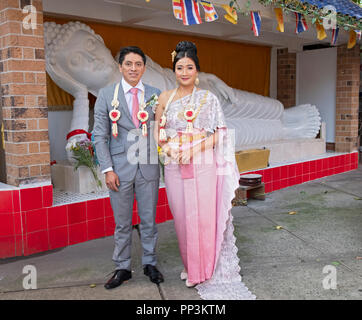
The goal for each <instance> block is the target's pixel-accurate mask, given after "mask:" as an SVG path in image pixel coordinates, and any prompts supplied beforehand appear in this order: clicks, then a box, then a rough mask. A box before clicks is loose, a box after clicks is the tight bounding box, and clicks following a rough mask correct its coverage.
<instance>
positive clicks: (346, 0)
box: [300, 0, 362, 19]
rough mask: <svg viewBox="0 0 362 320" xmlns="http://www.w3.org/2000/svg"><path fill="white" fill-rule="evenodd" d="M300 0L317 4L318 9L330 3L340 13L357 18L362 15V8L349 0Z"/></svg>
mask: <svg viewBox="0 0 362 320" xmlns="http://www.w3.org/2000/svg"><path fill="white" fill-rule="evenodd" d="M300 2H303V3H309V4H311V5H314V6H317V7H318V8H319V9H321V8H323V7H325V6H327V5H332V6H333V7H335V8H336V10H337V12H338V13H340V14H344V15H349V16H351V17H355V18H357V19H361V17H362V8H361V7H360V6H359V5H357V4H356V3H354V2H353V1H350V0H300Z"/></svg>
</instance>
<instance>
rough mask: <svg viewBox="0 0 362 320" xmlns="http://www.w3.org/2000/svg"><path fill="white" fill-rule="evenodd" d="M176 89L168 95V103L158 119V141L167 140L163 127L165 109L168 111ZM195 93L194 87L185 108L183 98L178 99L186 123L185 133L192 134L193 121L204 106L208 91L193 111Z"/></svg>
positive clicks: (164, 123) (165, 119)
mask: <svg viewBox="0 0 362 320" xmlns="http://www.w3.org/2000/svg"><path fill="white" fill-rule="evenodd" d="M177 89H178V88H176V89H175V90H174V91H173V92H172V94H171V95H170V97H169V99H168V101H167V103H166V106H165V109H164V111H163V113H162V116H161V118H160V133H159V140H160V141H166V140H167V136H166V131H165V125H166V121H167V118H166V112H167V109H168V107H169V105H170V104H171V102H172V100H173V98H174V97H175V95H176V93H177ZM196 91H197V88H196V87H194V89H193V90H192V93H191V98H190V101H189V103H188V104H187V105H186V106H184V104H183V103H182V99H183V98H181V99H180V102H181V105H182V107H183V109H184V112H183V116H184V118H185V119H186V121H187V125H186V133H192V132H193V121H194V120H195V118H196V116H197V115H198V114H199V112H200V109H201V108H202V106H203V105H204V104H205V102H206V97H207V95H208V91H206V94H205V96H204V98H203V99H202V101H201V102H200V104H199V106H198V108H197V109H196V110H195V109H194V107H195V96H196Z"/></svg>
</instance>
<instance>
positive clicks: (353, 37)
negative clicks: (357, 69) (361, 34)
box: [347, 30, 357, 49]
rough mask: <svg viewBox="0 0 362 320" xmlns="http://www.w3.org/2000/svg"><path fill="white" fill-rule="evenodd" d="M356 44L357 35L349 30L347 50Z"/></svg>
mask: <svg viewBox="0 0 362 320" xmlns="http://www.w3.org/2000/svg"><path fill="white" fill-rule="evenodd" d="M356 42H357V34H356V32H355V31H353V30H351V31H350V32H349V40H348V45H347V48H348V49H352V48H353V47H354V46H355V45H356Z"/></svg>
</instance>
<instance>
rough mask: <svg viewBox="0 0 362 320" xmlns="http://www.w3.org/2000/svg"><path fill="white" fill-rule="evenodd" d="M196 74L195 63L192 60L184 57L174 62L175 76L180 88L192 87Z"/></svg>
mask: <svg viewBox="0 0 362 320" xmlns="http://www.w3.org/2000/svg"><path fill="white" fill-rule="evenodd" d="M197 74H198V72H197V69H196V65H195V62H194V61H193V60H192V59H190V58H188V57H184V58H182V59H180V60H179V61H177V62H176V65H175V75H176V80H177V82H178V83H179V84H180V86H184V87H188V86H191V85H194V84H195V80H196V78H197Z"/></svg>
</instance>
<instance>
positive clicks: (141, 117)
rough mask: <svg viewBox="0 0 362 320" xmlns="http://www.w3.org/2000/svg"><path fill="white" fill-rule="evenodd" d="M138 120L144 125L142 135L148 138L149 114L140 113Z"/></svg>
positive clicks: (145, 112)
mask: <svg viewBox="0 0 362 320" xmlns="http://www.w3.org/2000/svg"><path fill="white" fill-rule="evenodd" d="M137 118H138V120H139V121H141V123H142V135H143V136H144V137H146V136H147V124H146V123H147V120H148V112H147V111H145V110H141V111H138V113H137Z"/></svg>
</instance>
